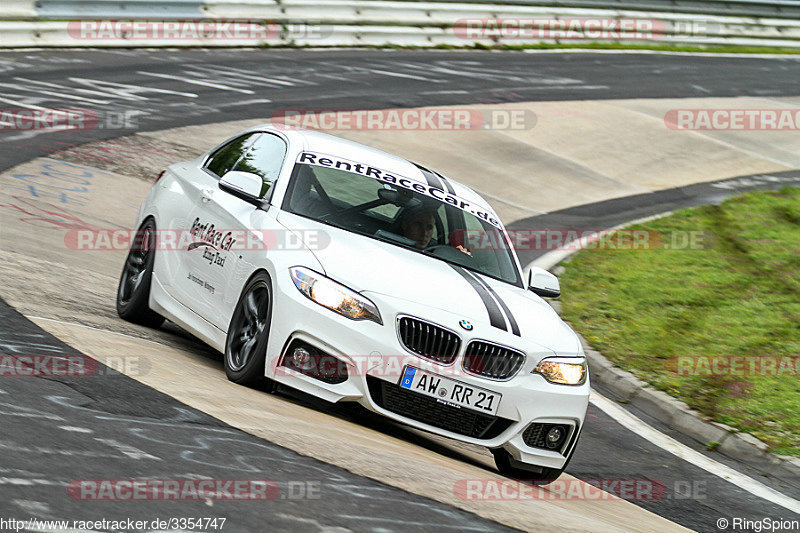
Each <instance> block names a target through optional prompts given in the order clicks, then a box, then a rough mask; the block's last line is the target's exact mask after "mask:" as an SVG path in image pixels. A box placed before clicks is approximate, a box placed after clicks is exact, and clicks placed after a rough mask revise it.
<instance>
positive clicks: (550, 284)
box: [528, 267, 561, 298]
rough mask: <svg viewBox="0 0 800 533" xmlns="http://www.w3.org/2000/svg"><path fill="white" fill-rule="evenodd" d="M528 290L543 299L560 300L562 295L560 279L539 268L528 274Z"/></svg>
mask: <svg viewBox="0 0 800 533" xmlns="http://www.w3.org/2000/svg"><path fill="white" fill-rule="evenodd" d="M528 290H531V291H533V292H534V293H536V294H538V295H539V296H541V297H543V298H558V297H559V295H561V284H559V283H558V278H557V277H556V276H555V275H554V274H551V273H550V272H548V271H547V270H545V269H543V268H539V267H531V270H530V273H529V274H528Z"/></svg>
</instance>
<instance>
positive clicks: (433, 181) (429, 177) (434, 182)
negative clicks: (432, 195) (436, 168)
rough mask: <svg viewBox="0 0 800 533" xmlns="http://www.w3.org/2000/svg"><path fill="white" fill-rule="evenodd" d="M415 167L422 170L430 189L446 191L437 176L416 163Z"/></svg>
mask: <svg viewBox="0 0 800 533" xmlns="http://www.w3.org/2000/svg"><path fill="white" fill-rule="evenodd" d="M414 165H415V166H416V167H417V168H418V169H419V170H420V172H422V175H423V176H425V181H427V182H428V185H429V186H430V187H436V188H437V189H441V190H444V185H443V184H442V181H441V180H440V179H439V177H438V176H437V175H436V174H434V173H433V172H431V171H430V170H428V169H427V168H425V167H423V166H420V165H417V164H416V163H414Z"/></svg>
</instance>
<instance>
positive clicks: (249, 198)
mask: <svg viewBox="0 0 800 533" xmlns="http://www.w3.org/2000/svg"><path fill="white" fill-rule="evenodd" d="M136 228H137V233H136V239H135V242H134V245H133V246H132V247H131V250H130V252H129V254H128V257H127V260H126V263H125V267H124V269H123V272H122V276H121V279H120V284H119V291H118V294H117V310H118V312H119V315H120V317H122V318H123V319H126V320H130V321H133V322H136V323H139V324H145V325H149V326H153V327H157V326H159V325H160V324H161V323H162V322H163V320H164V318H168V319H170V320H171V321H173V322H175V323H176V324H178V325H180V326H181V327H183V328H185V329H186V330H188V331H190V332H191V333H192V334H194V335H196V336H197V337H199V338H200V339H202V340H203V341H205V342H207V343H208V344H209V345H211V346H212V347H214V348H215V349H217V350H219V351H220V352H222V353H224V361H225V371H226V373H227V375H228V377H229V378H230V379H231V380H233V381H234V382H236V383H241V384H254V383H255V382H258V381H264V380H268V381H269V380H271V381H269V382H271V383H274V382H279V383H282V384H284V385H287V386H290V387H294V388H296V389H299V390H301V391H304V392H306V393H309V394H312V395H314V396H317V397H320V398H323V399H325V400H328V401H331V402H338V401H356V402H359V403H360V404H362V405H363V406H364V407H366V408H367V409H370V410H371V411H374V412H377V413H380V414H381V415H384V416H386V417H388V418H390V419H392V420H395V421H398V422H402V423H404V424H407V425H409V426H413V427H415V428H419V429H422V430H426V431H429V432H431V433H435V434H438V435H442V436H445V437H449V438H452V439H457V440H460V441H463V442H468V443H472V444H477V445H480V446H485V447H487V448H489V449H490V450H491V451H492V453H493V454H494V457H495V461H496V463H497V466H498V468H499V470H500V471H501V472H502V473H504V474H507V475H509V476H513V477H518V478H525V479H537V480H541V481H542V482H547V481H551V480H554V479H556V478H557V477H558V476H559V475H560V474H561V472H563V470H564V468H565V467H566V466H567V463H568V462H569V459H570V457H571V456H572V454H573V453H574V451H575V447H576V444H577V442H578V437H579V435H580V432H581V429H582V427H583V422H584V417H585V414H586V408H587V405H588V400H589V383H588V376H587V367H586V359H585V356H584V353H583V350H582V348H581V345H580V342H579V341H578V338H577V336H576V335H575V334H574V332H573V331H572V330H571V329H570V328H569V327H568V326H567V325H566V324H565V323H564V322H562V321H561V319H560V318H559V317H558V315H557V314H556V313H555V312H554V311H553V310H552V308H551V307H550V306H549V305H548V304H547V303H546V302H545V301H544V300H542V297H555V296H558V294H559V290H560V289H559V284H558V280H557V279H556V278H555V276H553V275H552V274H550V273H548V272H546V271H544V270H541V269H537V268H532V269H531V270H530V273H529V275H528V276H527V279H526V277H525V276H524V275H523V269H522V268H521V267H520V263H519V260H518V258H517V256H516V254H515V252H514V250H513V247H512V246H511V242H510V239H509V237H508V234H507V233H506V231H505V229H504V228H503V226H502V224H501V223H500V221H499V218H498V216H497V215H496V214H495V213H494V211H493V210H492V208H491V207H490V206H489V204H488V203H487V202H486V201H485V200H484V199H483V198H481V197H480V196H479V195H478V194H476V193H475V192H474V191H473V190H472V189H470V188H469V187H466V186H464V185H462V184H460V183H457V182H455V181H452V180H450V179H448V178H445V177H444V176H442V175H441V174H438V173H436V172H434V171H431V170H428V169H426V168H424V167H422V166H420V165H417V164H414V163H411V162H409V161H407V160H405V159H402V158H399V157H395V156H393V155H390V154H387V153H384V152H381V151H378V150H375V149H372V148H368V147H366V146H363V145H360V144H357V143H354V142H350V141H346V140H343V139H340V138H337V137H333V136H330V135H326V134H322V133H318V132H311V131H300V130H286V129H282V128H276V127H273V126H263V127H256V128H253V129H250V130H247V131H245V132H243V133H241V134H239V135H237V136H235V137H234V138H232V139H229V140H227V141H225V142H224V143H222V144H221V145H220V146H218V147H216V148H214V149H213V150H211V151H210V152H208V153H207V154H205V155H203V156H202V157H200V158H198V159H196V160H193V161H188V162H185V163H177V164H174V165H172V166H170V167H169V168H168V169H167V170H165V171H164V172H163V173H162V175H161V176H160V177H159V179H158V180H157V181H156V183H155V185H153V188H152V189H151V191H150V193H149V194H148V196H147V198H145V200H144V202H143V204H142V207H141V209H140V211H139V216H138V219H137V223H136Z"/></svg>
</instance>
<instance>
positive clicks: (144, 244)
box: [117, 218, 164, 328]
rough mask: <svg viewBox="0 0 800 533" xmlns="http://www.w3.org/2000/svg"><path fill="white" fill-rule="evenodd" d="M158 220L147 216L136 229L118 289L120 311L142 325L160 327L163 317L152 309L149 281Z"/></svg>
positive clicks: (118, 311)
mask: <svg viewBox="0 0 800 533" xmlns="http://www.w3.org/2000/svg"><path fill="white" fill-rule="evenodd" d="M155 248H156V223H155V221H154V220H153V219H152V218H148V219H147V220H145V222H144V223H143V224H142V225H141V227H140V228H139V229H138V230H137V231H136V236H135V237H134V241H133V244H132V246H131V249H130V251H129V252H128V257H127V258H126V259H125V267H124V268H123V269H122V275H121V276H120V278H119V288H118V289H117V314H118V315H119V316H120V318H122V319H124V320H127V321H129V322H134V323H136V324H141V325H142V326H148V327H151V328H157V327H158V326H160V325H161V324H163V323H164V317H163V316H161V315H159V314H158V313H156V312H155V311H153V310H152V309H150V304H149V302H150V283H151V281H152V279H153V264H154V262H155V258H156V251H155Z"/></svg>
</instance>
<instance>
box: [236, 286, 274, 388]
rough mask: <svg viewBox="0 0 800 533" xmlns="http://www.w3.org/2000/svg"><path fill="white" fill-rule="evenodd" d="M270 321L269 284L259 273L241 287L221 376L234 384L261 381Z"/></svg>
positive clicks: (270, 300) (270, 293) (248, 383)
mask: <svg viewBox="0 0 800 533" xmlns="http://www.w3.org/2000/svg"><path fill="white" fill-rule="evenodd" d="M271 319H272V284H271V280H270V277H269V276H268V275H267V273H266V272H261V273H259V274H256V275H255V276H254V277H253V278H252V279H251V280H250V281H249V282H248V283H247V285H245V288H244V290H243V291H242V295H241V296H240V297H239V302H238V303H237V304H236V309H235V310H234V312H233V317H232V318H231V323H230V326H229V327H228V338H227V340H226V342H225V374H226V375H227V376H228V379H230V380H231V381H233V382H234V383H239V384H240V385H255V384H257V383H260V382H262V381H264V379H265V376H264V375H265V361H266V358H267V340H268V339H269V326H270V321H271Z"/></svg>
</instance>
